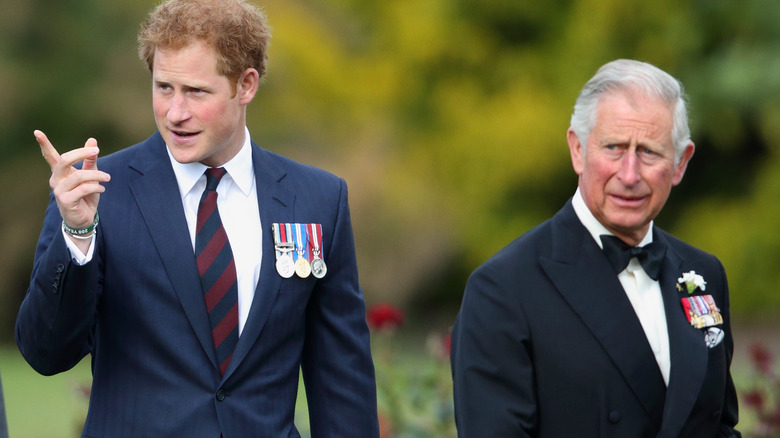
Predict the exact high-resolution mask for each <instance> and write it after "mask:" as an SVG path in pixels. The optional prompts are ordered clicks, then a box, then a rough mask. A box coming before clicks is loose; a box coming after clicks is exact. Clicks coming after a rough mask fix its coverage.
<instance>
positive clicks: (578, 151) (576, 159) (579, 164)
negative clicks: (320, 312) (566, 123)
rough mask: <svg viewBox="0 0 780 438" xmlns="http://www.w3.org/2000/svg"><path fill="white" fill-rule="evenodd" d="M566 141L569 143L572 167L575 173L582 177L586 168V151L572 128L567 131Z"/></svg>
mask: <svg viewBox="0 0 780 438" xmlns="http://www.w3.org/2000/svg"><path fill="white" fill-rule="evenodd" d="M566 141H567V142H569V153H570V154H571V166H572V167H573V168H574V173H576V174H577V175H582V170H583V169H584V168H585V150H584V148H583V147H582V146H583V145H582V144H580V139H579V138H578V137H577V134H575V133H574V130H573V129H572V128H571V127H570V128H569V130H568V131H566Z"/></svg>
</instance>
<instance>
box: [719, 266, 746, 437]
mask: <svg viewBox="0 0 780 438" xmlns="http://www.w3.org/2000/svg"><path fill="white" fill-rule="evenodd" d="M720 272H721V275H722V278H723V285H724V288H725V292H724V296H723V306H722V307H723V309H721V311H722V314H723V325H724V328H725V330H724V332H725V338H724V342H725V343H726V364H727V365H728V367H729V371H728V378H727V379H726V393H725V397H724V398H723V408H722V409H721V417H720V422H721V424H720V430H719V436H720V437H723V438H741V437H742V434H740V433H739V432H738V431H737V430H735V429H734V427H735V426H736V425H737V422H738V421H739V407H738V400H737V391H736V389H735V388H734V381H733V380H732V378H731V359H732V356H733V354H734V340H733V337H732V333H731V311H730V307H729V290H728V281H727V280H726V271H725V269H724V268H723V265H720Z"/></svg>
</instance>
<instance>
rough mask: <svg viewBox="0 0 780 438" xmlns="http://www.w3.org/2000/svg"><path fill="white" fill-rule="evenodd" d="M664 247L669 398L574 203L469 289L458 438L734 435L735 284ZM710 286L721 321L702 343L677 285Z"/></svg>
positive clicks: (693, 253)
mask: <svg viewBox="0 0 780 438" xmlns="http://www.w3.org/2000/svg"><path fill="white" fill-rule="evenodd" d="M653 237H654V239H655V240H657V241H660V242H664V243H666V244H667V246H668V249H667V253H666V259H665V261H664V264H663V267H662V269H661V274H660V277H659V285H660V288H661V293H662V296H663V301H664V307H665V312H666V322H667V329H668V334H669V349H670V355H671V373H670V378H669V385H668V387H666V386H665V384H664V381H663V377H662V375H661V371H660V369H659V368H658V365H657V362H656V360H655V357H654V355H653V352H652V350H651V348H650V345H649V343H648V342H647V338H646V336H645V334H644V331H643V329H642V326H641V324H640V322H639V320H638V318H637V316H636V313H635V312H634V309H633V307H632V306H631V303H630V302H629V300H628V297H627V296H626V294H625V291H624V290H623V287H622V285H621V284H620V281H619V280H618V278H617V275H615V271H614V270H613V268H612V266H611V265H610V263H609V261H608V260H607V258H606V255H605V254H604V252H603V251H602V250H601V249H600V248H599V246H598V244H597V243H596V242H595V241H594V240H593V237H592V236H591V235H590V234H589V233H588V231H587V229H586V228H585V227H584V226H583V225H582V223H581V222H580V220H579V219H578V218H577V216H576V214H575V212H574V208H573V207H572V205H571V201H570V202H568V203H567V204H566V206H565V207H564V208H563V209H562V210H561V211H559V212H558V214H556V215H555V216H554V217H553V218H552V219H551V220H549V221H547V222H545V223H544V224H542V225H540V226H538V227H536V228H535V229H533V230H531V231H529V232H528V233H526V234H524V235H523V236H521V237H520V238H518V239H517V240H515V241H514V242H512V243H511V244H509V245H508V246H507V247H506V248H504V249H503V250H501V251H499V252H498V253H497V254H496V255H495V256H493V257H492V258H491V259H489V260H488V261H487V262H485V264H483V265H482V266H480V267H479V268H478V269H477V270H476V271H475V272H474V273H473V274H472V276H471V277H470V278H469V281H468V283H467V285H466V291H465V294H464V297H463V304H462V306H461V309H460V313H459V315H458V319H457V322H456V324H455V328H454V332H453V335H452V367H453V379H454V385H455V386H454V389H455V416H456V422H457V425H458V432H459V436H460V437H461V438H481V437H491V438H519V437H538V438H541V437H549V438H560V437H575V436H576V437H583V438H607V437H613V438H627V437H631V438H651V437H659V438H673V437H680V438H715V437H737V436H739V433H738V432H736V431H734V430H733V427H734V425H735V424H736V423H737V398H736V393H735V390H734V385H733V384H732V380H731V374H730V371H729V368H730V364H731V355H732V349H733V341H732V336H731V326H730V321H729V301H728V286H727V283H726V274H725V272H724V270H723V266H722V265H721V264H720V262H719V261H718V260H717V259H716V258H715V257H714V256H712V255H710V254H707V253H705V252H703V251H701V250H698V249H696V248H694V247H692V246H690V245H687V244H685V243H684V242H682V241H680V240H678V239H676V238H674V237H673V236H671V235H670V234H668V233H665V232H664V231H663V230H661V229H659V228H657V227H656V228H654V229H653ZM691 270H694V271H696V273H698V274H699V275H702V276H703V277H704V279H705V281H706V282H707V285H706V291H705V292H701V291H697V292H696V294H711V295H712V296H713V298H714V300H715V302H716V303H717V305H718V306H719V307H720V310H721V313H722V315H723V319H724V322H723V325H722V329H723V330H724V332H725V337H724V339H723V341H722V342H721V343H720V344H718V345H717V346H715V347H714V348H708V347H707V346H706V345H705V338H704V333H703V332H702V330H699V329H695V328H693V327H692V326H691V325H690V324H689V323H688V320H687V318H686V316H685V312H684V311H683V307H682V304H681V301H680V300H681V298H683V297H685V296H687V293H681V292H679V291H678V290H677V288H676V286H677V279H678V278H679V277H680V276H681V275H682V274H683V273H685V272H689V271H691Z"/></svg>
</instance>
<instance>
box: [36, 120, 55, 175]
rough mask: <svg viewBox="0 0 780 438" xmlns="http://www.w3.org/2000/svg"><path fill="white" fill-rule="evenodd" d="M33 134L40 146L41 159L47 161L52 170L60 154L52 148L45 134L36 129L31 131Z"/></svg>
mask: <svg viewBox="0 0 780 438" xmlns="http://www.w3.org/2000/svg"><path fill="white" fill-rule="evenodd" d="M33 135H35V140H37V141H38V145H39V146H40V147H41V154H42V155H43V159H44V160H46V162H47V163H49V167H50V168H51V169H52V170H54V165H56V164H57V161H58V160H59V159H60V154H59V153H58V152H57V150H56V149H54V146H52V144H51V142H50V141H49V138H48V137H46V134H44V133H43V132H41V131H39V130H37V129H36V130H35V132H33Z"/></svg>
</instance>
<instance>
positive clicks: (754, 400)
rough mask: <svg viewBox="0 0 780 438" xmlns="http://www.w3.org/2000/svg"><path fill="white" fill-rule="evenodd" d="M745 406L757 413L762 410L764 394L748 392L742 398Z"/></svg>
mask: <svg viewBox="0 0 780 438" xmlns="http://www.w3.org/2000/svg"><path fill="white" fill-rule="evenodd" d="M742 399H743V400H744V402H745V406H748V407H751V408H753V409H755V410H756V411H758V412H761V411H762V410H763V409H764V394H762V393H761V392H760V391H758V390H755V391H750V392H748V393H746V394H744V395H743V396H742Z"/></svg>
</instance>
